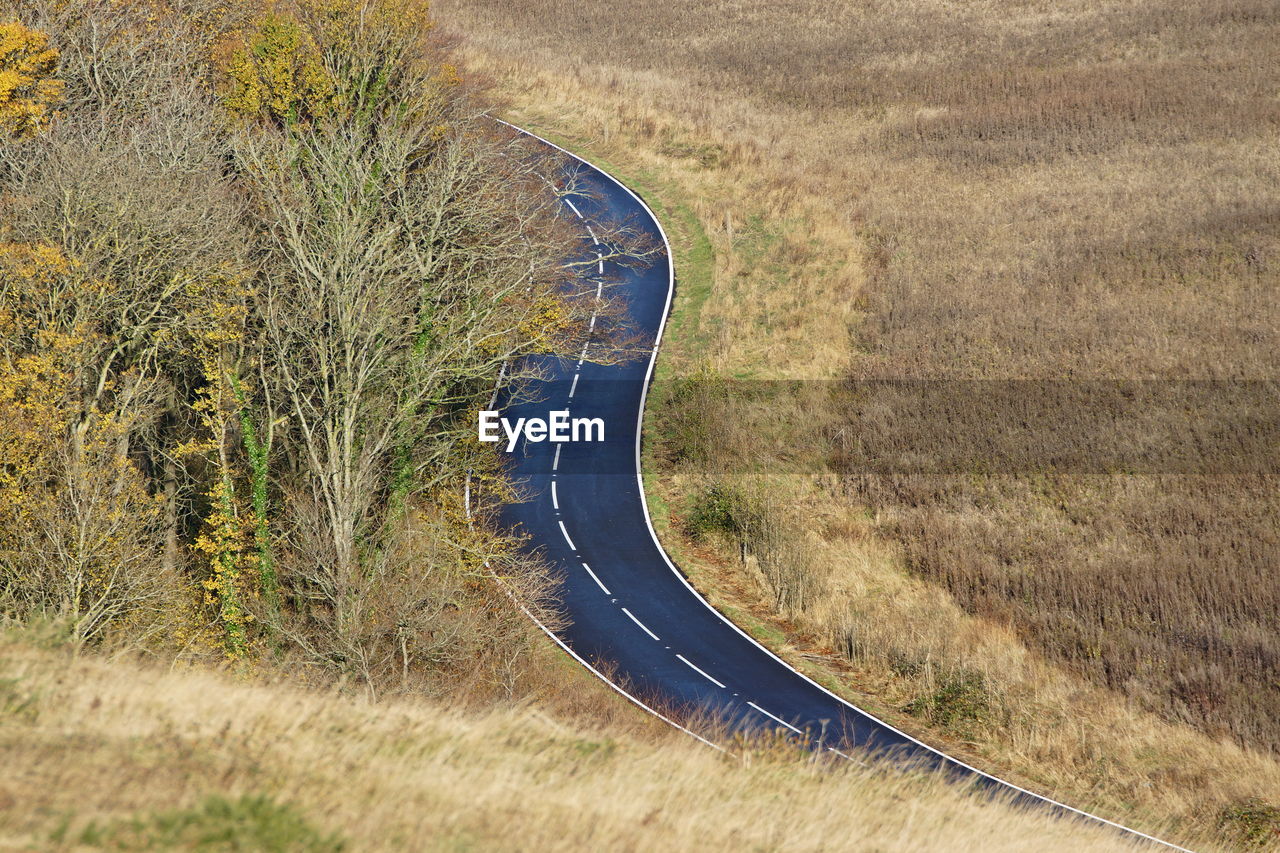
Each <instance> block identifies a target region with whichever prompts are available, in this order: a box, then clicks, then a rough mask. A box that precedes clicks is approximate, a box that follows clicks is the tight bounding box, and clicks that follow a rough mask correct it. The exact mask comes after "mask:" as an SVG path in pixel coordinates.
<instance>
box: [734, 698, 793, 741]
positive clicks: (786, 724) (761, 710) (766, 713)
mask: <svg viewBox="0 0 1280 853" xmlns="http://www.w3.org/2000/svg"><path fill="white" fill-rule="evenodd" d="M747 704H748V705H750V706H751V707H752V708H755V709H756V710H757V711H759V712H760V713H761V714H764V715H765V716H766V717H768V718H769V719H771V720H773V721H774V722H775V723H782V725H784V726H786V727H787V728H789V729H791V731H793V732H795V733H796V734H798V735H802V734H804V732H802V731H800V730H799V729H797V728H796V727H795V726H793V725H791V724H790V723H788V722H787V721H786V720H784V719H782V718H781V717H775V716H774V715H773V714H770V713H769V712H768V711H766V710H765V709H764V708H761V707H760V706H759V705H757V704H756V703H755V702H748V703H747Z"/></svg>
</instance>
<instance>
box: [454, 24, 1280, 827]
mask: <svg viewBox="0 0 1280 853" xmlns="http://www.w3.org/2000/svg"><path fill="white" fill-rule="evenodd" d="M437 12H438V13H439V14H440V15H441V16H442V18H443V19H444V22H445V23H446V25H448V26H451V27H453V28H454V29H456V30H457V31H459V32H461V33H463V34H465V36H466V39H467V51H468V53H469V55H470V57H471V59H472V61H473V63H474V64H475V65H476V66H477V67H480V68H483V69H485V70H487V71H488V72H490V73H492V74H493V75H495V76H496V77H497V78H498V79H499V81H500V83H501V86H502V88H503V89H504V90H505V91H507V92H508V93H510V97H511V101H512V115H513V116H515V117H516V118H517V119H519V120H523V121H527V122H530V123H531V124H533V125H534V126H536V127H540V128H542V129H544V130H550V131H552V132H554V133H558V134H561V135H563V136H566V137H571V138H572V140H573V141H574V142H575V143H576V144H577V145H578V146H579V147H580V148H581V149H582V150H586V151H589V152H590V153H591V154H592V155H594V156H598V157H602V158H603V159H605V160H606V161H607V162H611V163H614V164H616V165H619V166H621V167H622V169H623V170H624V174H626V175H627V176H628V177H629V178H631V179H632V180H635V181H637V182H638V183H639V185H640V188H641V189H642V190H647V191H648V193H649V196H650V200H651V201H653V200H656V201H657V202H658V203H659V204H660V206H661V209H660V211H659V212H660V213H661V214H663V215H664V222H666V223H668V224H674V225H675V229H674V230H675V231H676V234H675V235H673V236H674V237H675V238H676V241H677V243H678V244H680V245H678V247H677V252H678V255H679V257H678V259H677V260H678V264H677V269H678V272H679V274H680V282H679V284H680V289H679V292H678V304H677V311H676V314H675V315H674V319H673V325H674V331H675V334H674V335H673V336H672V337H671V338H670V342H669V343H670V345H669V348H668V352H667V353H666V354H664V362H663V368H664V369H665V370H666V371H667V375H675V374H681V373H684V374H692V373H696V372H697V371H698V370H699V369H706V370H709V371H710V372H711V373H712V374H714V375H722V376H723V375H728V376H751V377H808V378H814V377H830V376H832V375H846V376H851V377H853V378H855V379H860V378H867V377H930V378H937V377H942V378H947V379H958V378H964V379H973V380H980V381H985V380H990V379H998V380H1005V379H1010V378H1028V379H1038V378H1052V379H1060V378H1069V379H1088V378H1096V377H1103V378H1111V377H1124V378H1126V379H1170V378H1174V379H1184V378H1208V379H1217V380H1246V379H1270V378H1273V377H1274V371H1275V367H1276V365H1277V364H1278V363H1280V358H1278V356H1280V307H1277V306H1278V305H1280V303H1277V300H1276V299H1275V293H1276V289H1277V288H1276V284H1277V270H1278V269H1280V266H1278V265H1280V237H1278V234H1277V230H1278V226H1280V144H1278V142H1277V140H1278V139H1280V136H1278V135H1277V134H1276V130H1277V128H1278V127H1280V107H1278V105H1277V104H1278V102H1277V101H1276V99H1275V91H1276V85H1277V79H1276V69H1278V68H1280V55H1278V54H1277V46H1278V45H1280V38H1277V37H1278V36H1280V11H1278V10H1277V7H1275V6H1274V4H1271V3H1267V2H1263V0H1221V2H1202V3H1196V4H1183V3H1171V2H1151V0H1131V2H1116V3H1108V4H1097V3H1093V2H1085V0H1073V1H1072V2H1066V3H1059V2H1054V3H1047V2H1025V3H1018V4H1005V3H1000V4H996V3H978V4H968V5H966V6H965V7H964V8H958V7H956V6H955V5H954V4H947V3H942V2H931V0H896V1H895V2H888V0H885V2H868V3H861V4H857V5H856V6H855V5H851V4H846V5H840V6H837V7H832V6H831V5H830V4H820V3H816V2H810V0H796V2H787V3H784V4H766V3H759V2H746V3H734V4H729V3H718V4H670V3H660V2H656V0H653V1H652V2H645V1H644V0H642V2H640V3H638V4H630V5H629V6H628V7H627V8H626V11H625V13H623V12H620V10H619V9H617V8H614V7H603V6H601V7H586V8H581V7H579V6H576V5H574V4H569V3H566V2H563V0H521V2H517V3H509V2H503V3H498V2H496V0H479V2H477V0H469V1H468V2H467V3H462V2H453V0H444V2H441V3H438V4H437ZM685 214H688V216H686V215H685ZM700 247H701V251H700ZM704 255H705V257H704ZM703 291H705V292H703ZM1171 409H1176V406H1171ZM847 414H848V412H847V411H844V410H840V409H837V410H834V411H831V410H822V409H817V410H815V409H812V408H805V407H802V406H796V407H795V408H794V409H793V410H792V411H789V412H782V413H777V414H776V416H775V420H776V421H779V422H783V423H782V426H780V427H779V428H780V429H783V430H785V429H787V428H788V427H787V426H786V424H785V422H787V421H789V420H790V421H794V420H796V419H798V418H799V419H808V420H812V421H817V422H820V423H821V422H832V423H837V422H838V420H839V418H841V417H843V416H846V415H847ZM767 420H768V416H767V415H762V414H760V413H747V415H746V416H744V415H743V413H741V412H734V413H733V416H732V417H731V418H730V419H729V426H728V427H726V428H725V429H724V430H723V433H722V434H721V435H720V436H719V438H720V439H722V442H721V443H724V444H733V443H734V436H733V433H734V429H733V427H734V425H735V424H736V423H740V422H750V423H764V422H767ZM722 423H723V420H722ZM918 424H919V421H918V420H917V421H916V425H918ZM910 425H911V423H910V422H904V421H895V420H894V415H893V413H890V414H889V415H888V416H887V420H886V430H887V432H888V434H890V435H893V434H894V431H895V430H896V429H900V428H901V427H903V426H910ZM1157 426H1159V425H1157ZM903 432H904V434H905V430H903ZM911 440H912V439H910V438H904V439H903V442H904V443H905V444H908V445H909V444H910V442H911ZM1123 449H1125V450H1132V448H1131V447H1125V448H1123ZM832 451H833V448H831V447H820V446H814V447H809V448H804V449H802V451H801V452H802V454H804V453H807V454H810V455H811V456H812V459H811V460H809V461H810V462H812V461H813V460H815V459H816V460H821V459H823V458H826V455H827V454H830V453H832ZM656 461H661V458H658V459H657V460H656ZM731 461H732V460H731ZM1204 461H1205V463H1206V465H1205V468H1206V469H1207V470H1210V471H1212V470H1213V468H1214V465H1215V464H1217V463H1224V464H1226V465H1227V466H1228V467H1229V466H1230V460H1223V459H1214V458H1209V459H1207V460H1204ZM712 467H714V466H712ZM1120 470H1124V468H1123V467H1122V468H1121V469H1120ZM717 484H719V485H726V484H727V485H728V486H730V487H732V488H736V489H738V490H740V491H743V492H748V493H757V496H758V497H759V499H760V500H761V501H762V502H763V503H764V504H765V505H766V506H768V507H771V508H772V509H773V510H774V511H775V512H776V513H778V514H779V515H780V516H781V517H782V520H781V522H780V524H781V525H782V526H784V527H786V528H787V530H784V531H782V533H781V534H777V533H771V534H769V536H771V537H773V539H775V540H777V539H779V538H781V539H785V540H788V541H789V542H790V544H789V545H788V548H787V550H788V552H789V553H787V554H782V553H779V554H778V555H776V559H775V558H772V557H769V555H768V554H767V553H765V551H766V549H760V550H761V553H748V555H747V559H746V560H745V562H742V563H740V562H739V560H738V551H737V548H736V547H732V545H733V543H722V544H727V545H729V546H730V547H718V546H717V545H716V544H715V543H714V542H704V543H694V542H690V541H686V540H685V539H684V537H683V536H682V528H684V526H685V521H686V520H687V517H688V515H689V512H690V509H691V506H692V505H694V504H696V501H697V500H698V499H700V497H701V496H703V495H705V494H706V493H707V490H708V488H709V487H711V486H715V485H717ZM651 489H652V491H653V493H654V498H655V501H656V506H655V510H656V512H657V514H658V515H659V517H660V520H662V519H665V520H666V521H664V522H663V523H664V524H667V526H666V527H665V532H664V535H665V540H666V541H667V542H668V544H669V545H670V546H671V547H672V548H673V549H675V550H677V551H679V552H680V553H681V558H682V560H683V564H684V565H685V566H686V567H687V568H689V569H690V570H691V571H692V572H693V573H694V574H695V575H696V580H697V581H698V583H700V584H701V585H702V586H703V588H704V589H707V590H708V591H709V592H710V593H711V594H712V595H713V597H714V598H716V600H717V602H718V603H719V604H720V605H721V606H722V607H724V608H725V609H727V610H730V611H731V612H733V613H734V615H735V617H736V618H739V619H741V620H743V621H746V622H748V623H749V624H751V625H752V626H753V629H754V630H756V632H757V633H758V634H760V635H761V636H764V637H768V638H772V639H773V640H774V641H775V644H777V645H779V646H783V647H786V646H791V647H793V649H796V650H799V649H806V650H807V651H808V652H810V653H818V654H819V656H823V655H824V654H826V655H827V659H826V661H825V663H824V664H823V665H824V666H826V667H827V669H828V670H829V671H831V672H834V673H836V674H837V677H839V678H841V679H842V680H844V681H845V682H846V683H848V682H849V681H852V682H853V683H854V684H856V685H857V687H858V688H860V691H861V692H862V694H863V695H862V696H861V700H862V701H863V702H864V703H868V704H871V705H872V706H873V707H877V708H878V709H879V710H881V711H882V712H883V713H887V714H889V715H890V716H894V715H896V714H897V713H898V711H899V710H900V709H903V708H911V709H912V710H913V711H914V712H915V719H914V720H913V719H911V718H908V719H907V720H906V721H905V722H906V725H908V726H911V725H913V724H914V725H916V726H917V727H919V726H928V727H930V728H931V736H932V737H934V738H943V739H946V738H952V739H959V740H960V741H962V743H961V744H960V745H959V746H958V748H960V749H962V750H963V749H965V748H968V749H971V750H972V751H973V752H976V753H977V754H978V755H979V756H980V757H982V758H983V759H984V760H986V761H988V762H995V763H996V764H997V765H999V766H1002V767H1005V768H1010V769H1011V770H1012V772H1014V773H1015V775H1019V777H1020V778H1023V779H1027V780H1029V781H1031V782H1033V783H1034V784H1038V785H1042V786H1045V787H1049V788H1054V789H1056V790H1059V791H1062V792H1063V794H1064V796H1074V797H1077V798H1079V797H1097V798H1098V799H1100V800H1102V801H1106V802H1110V803H1111V804H1112V806H1113V807H1115V808H1118V809H1123V808H1124V807H1125V806H1126V805H1133V804H1137V803H1141V804H1142V805H1143V806H1144V807H1146V808H1149V809H1151V810H1153V811H1155V812H1157V813H1162V814H1167V815H1171V816H1176V817H1177V818H1178V819H1179V820H1180V821H1184V822H1185V824H1184V825H1187V826H1197V827H1200V828H1203V829H1206V830H1211V829H1213V828H1214V827H1215V826H1216V824H1217V821H1218V817H1219V816H1220V815H1221V814H1223V813H1224V812H1223V810H1224V809H1229V808H1230V807H1231V806H1232V804H1234V803H1238V802H1240V801H1241V800H1243V799H1247V798H1249V797H1260V798H1263V799H1267V800H1270V801H1272V802H1280V766H1278V765H1277V764H1276V762H1275V761H1274V760H1273V759H1272V758H1271V757H1269V756H1268V755H1267V754H1266V753H1268V752H1270V751H1271V750H1273V749H1274V748H1275V746H1276V744H1277V743H1280V727H1278V725H1277V720H1280V698H1278V696H1280V694H1277V692H1276V691H1275V690H1274V683H1275V678H1276V665H1277V664H1276V661H1277V660H1280V654H1278V652H1280V647H1277V646H1276V640H1275V635H1276V631H1275V630H1274V627H1275V623H1274V619H1275V610H1274V607H1273V606H1272V604H1271V602H1272V601H1273V597H1274V589H1275V588H1277V586H1280V583H1278V582H1280V578H1277V577H1276V574H1275V573H1276V571H1277V568H1276V567H1277V566H1280V559H1277V557H1278V556H1280V555H1278V554H1277V552H1276V550H1275V549H1276V547H1277V540H1276V537H1275V535H1274V531H1275V529H1276V528H1277V524H1278V522H1277V518H1278V516H1277V512H1278V510H1277V506H1276V503H1275V500H1274V494H1275V491H1276V489H1275V482H1274V477H1271V476H1256V477H1252V476H1251V477H1249V478H1242V477H1239V476H1234V475H1232V476H1226V475H1218V474H1212V473H1211V474H1209V475H1207V476H1196V477H1188V476H1183V475H1176V476H1174V475H1171V474H1169V473H1161V472H1159V471H1157V472H1155V473H1147V474H1142V475H1136V476H1132V475H1129V476H1119V475H1107V476H1097V475H1089V476H1085V475H1083V474H1081V473H1079V472H1075V471H1072V470H1067V471H1065V472H1064V471H1056V472H1055V471H1052V470H1048V469H1046V470H1045V471H1044V472H1034V473H1033V474H1028V473H1027V469H1026V468H1022V469H1019V470H1018V472H1017V473H1016V474H1009V475H999V476H985V477H977V476H968V475H967V476H963V477H955V476H931V477H926V476H911V477H907V476H890V477H878V478H877V477H864V476H862V475H861V474H853V473H851V474H848V475H845V474H843V473H842V472H841V471H840V468H839V466H838V465H837V467H836V470H835V472H834V473H832V474H831V475H829V476H825V477H818V478H800V479H795V480H791V481H787V482H783V481H774V482H772V483H769V484H768V486H767V487H764V488H758V487H755V486H752V485H751V484H749V483H747V482H746V481H742V480H735V479H733V478H732V477H731V476H729V475H724V474H722V475H720V476H719V477H717V476H714V472H713V475H707V474H705V472H701V471H699V472H695V471H691V470H679V469H677V470H668V471H664V472H662V475H661V477H657V478H655V482H654V483H653V484H652V486H651ZM797 555H798V556H797ZM766 558H767V559H773V561H774V565H772V566H769V565H765V562H766V561H767V559H766ZM780 566H781V567H782V568H783V569H786V570H785V571H779V567H780ZM787 567H789V568H787ZM926 581H927V582H926ZM957 605H958V606H957ZM810 664H812V662H810ZM1064 664H1065V666H1063V665H1064ZM975 674H977V675H976V676H975ZM956 684H961V685H970V686H972V685H981V690H980V691H977V699H976V700H975V702H976V704H977V705H978V706H979V710H980V713H978V714H976V715H971V716H966V715H963V714H962V715H960V716H959V717H958V718H957V717H955V716H954V715H950V714H945V713H940V712H939V710H938V703H937V702H935V701H933V700H934V699H935V698H936V697H937V696H939V695H954V694H955V691H954V690H952V689H951V688H952V687H953V686H954V685H956ZM1190 727H1195V728H1196V729H1199V731H1195V730H1193V729H1192V728H1190ZM1228 740H1232V741H1235V743H1234V744H1229V743H1228V742H1227V741H1228Z"/></svg>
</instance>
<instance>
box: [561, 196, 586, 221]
mask: <svg viewBox="0 0 1280 853" xmlns="http://www.w3.org/2000/svg"><path fill="white" fill-rule="evenodd" d="M564 203H565V204H567V205H569V209H570V210H572V211H573V212H574V213H575V214H576V215H577V217H578V218H579V219H581V218H582V211H581V210H578V208H577V207H576V206H575V205H574V203H573V202H571V201H569V199H567V198H566V199H565V200H564Z"/></svg>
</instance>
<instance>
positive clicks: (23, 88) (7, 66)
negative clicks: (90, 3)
mask: <svg viewBox="0 0 1280 853" xmlns="http://www.w3.org/2000/svg"><path fill="white" fill-rule="evenodd" d="M57 67H58V51H56V50H54V49H53V48H51V47H49V36H48V35H46V34H45V33H42V32H39V31H37V30H31V29H27V28H26V27H24V26H22V24H19V23H17V22H9V23H4V22H0V133H6V134H8V135H9V136H12V137H22V136H31V135H34V134H36V133H38V132H40V131H41V130H44V129H45V128H46V127H48V126H49V122H50V121H51V120H52V118H53V111H54V109H55V108H56V107H57V106H58V104H59V103H61V101H62V95H63V83H62V81H61V80H58V79H56V78H55V77H54V74H55V73H56V71H57Z"/></svg>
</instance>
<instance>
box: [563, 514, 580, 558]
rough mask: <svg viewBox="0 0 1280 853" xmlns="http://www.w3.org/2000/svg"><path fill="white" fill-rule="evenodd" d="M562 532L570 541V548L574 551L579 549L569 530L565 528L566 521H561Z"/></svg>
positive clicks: (566, 539) (567, 540)
mask: <svg viewBox="0 0 1280 853" xmlns="http://www.w3.org/2000/svg"><path fill="white" fill-rule="evenodd" d="M560 532H561V533H562V534H563V535H564V541H566V542H568V543H569V548H570V549H571V550H573V551H576V550H578V546H577V545H574V544H573V540H572V539H570V538H569V531H567V530H565V529H564V521H561V522H560Z"/></svg>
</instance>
